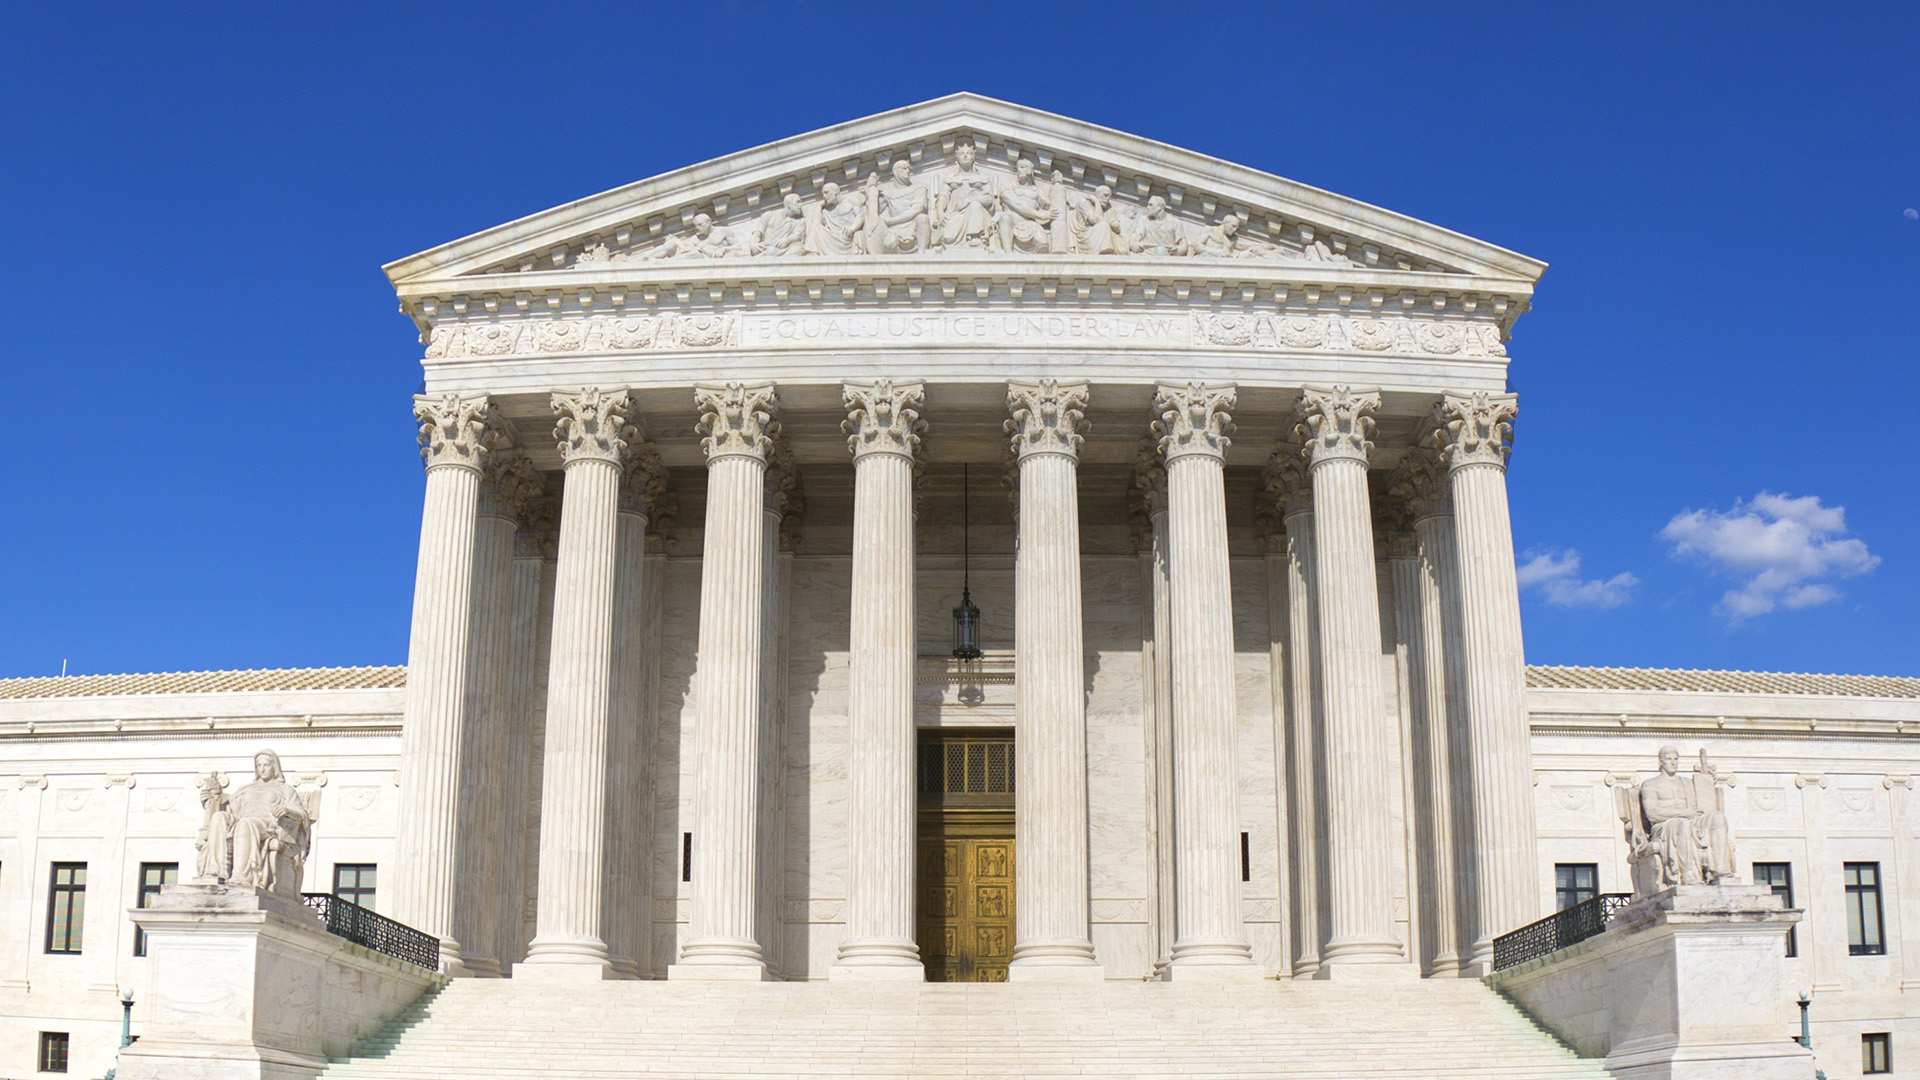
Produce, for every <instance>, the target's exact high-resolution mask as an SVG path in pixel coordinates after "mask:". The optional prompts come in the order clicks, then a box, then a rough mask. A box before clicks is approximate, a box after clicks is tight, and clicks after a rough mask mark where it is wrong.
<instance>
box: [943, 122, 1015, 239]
mask: <svg viewBox="0 0 1920 1080" xmlns="http://www.w3.org/2000/svg"><path fill="white" fill-rule="evenodd" d="M953 156H954V160H955V162H956V164H955V165H954V166H953V167H952V168H950V169H947V170H946V171H945V172H942V173H940V174H939V175H938V176H937V177H935V178H934V205H933V209H934V215H935V219H936V221H935V225H934V238H933V239H934V243H936V244H938V245H940V246H941V247H943V248H959V247H971V248H986V247H989V246H991V245H992V243H993V235H994V232H993V227H994V217H995V208H996V207H997V206H998V204H999V202H1000V187H999V184H997V183H995V181H994V177H993V174H992V173H989V172H987V171H986V170H985V169H982V168H980V167H979V165H978V164H976V162H975V160H974V159H975V152H974V148H973V144H972V143H970V142H963V143H961V144H960V145H959V146H957V147H955V148H954V151H953Z"/></svg>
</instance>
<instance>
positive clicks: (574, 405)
mask: <svg viewBox="0 0 1920 1080" xmlns="http://www.w3.org/2000/svg"><path fill="white" fill-rule="evenodd" d="M553 411H554V412H555V413H556V414H558V415H559V417H560V422H559V423H558V424H555V425H554V428H553V437H554V438H556V439H558V440H560V457H561V459H562V460H564V461H565V462H566V463H567V464H569V465H571V464H573V463H574V462H575V461H605V462H609V463H611V464H613V465H619V464H620V458H621V456H622V455H623V454H625V453H626V450H627V440H626V436H625V434H624V431H625V429H626V427H627V392H626V391H625V390H616V391H614V392H613V393H610V394H609V393H603V392H601V390H600V388H599V387H595V386H589V387H586V388H585V389H583V390H581V391H580V392H579V393H577V394H555V395H553Z"/></svg>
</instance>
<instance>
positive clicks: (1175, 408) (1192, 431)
mask: <svg viewBox="0 0 1920 1080" xmlns="http://www.w3.org/2000/svg"><path fill="white" fill-rule="evenodd" d="M1233 404H1234V388H1233V387H1232V386H1231V385H1213V384H1209V383H1201V382H1188V383H1161V384H1160V385H1159V386H1158V387H1157V388H1156V389H1155V390H1154V395H1153V416H1154V419H1153V424H1152V429H1153V433H1154V434H1155V435H1157V436H1159V439H1160V453H1161V455H1162V456H1164V457H1165V458H1166V459H1167V460H1168V461H1172V460H1173V459H1175V458H1178V457H1183V456H1185V455H1188V454H1205V455H1208V456H1210V457H1217V458H1225V457H1226V454H1227V447H1228V446H1229V445H1231V443H1232V441H1233V440H1232V439H1231V438H1230V436H1232V434H1233V415H1232V411H1233Z"/></svg>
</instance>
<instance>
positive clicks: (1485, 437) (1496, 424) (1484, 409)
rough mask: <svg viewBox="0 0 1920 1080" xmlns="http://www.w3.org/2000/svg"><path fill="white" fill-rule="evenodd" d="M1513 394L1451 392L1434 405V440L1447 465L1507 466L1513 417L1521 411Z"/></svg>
mask: <svg viewBox="0 0 1920 1080" xmlns="http://www.w3.org/2000/svg"><path fill="white" fill-rule="evenodd" d="M1519 400H1520V399H1519V398H1518V397H1517V396H1516V395H1513V394H1489V393H1485V392H1480V393H1474V394H1448V395H1446V396H1445V397H1444V398H1442V399H1441V401H1440V404H1438V405H1436V406H1434V409H1433V428H1434V430H1433V436H1432V438H1433V440H1434V443H1435V445H1436V446H1437V447H1439V449H1440V451H1441V452H1442V453H1443V454H1445V455H1446V459H1447V467H1448V468H1450V469H1461V468H1465V467H1467V466H1469V465H1492V466H1494V467H1496V468H1503V469H1504V468H1505V467H1506V465H1507V455H1508V454H1510V453H1512V450H1513V418H1514V416H1515V415H1516V414H1517V413H1518V412H1519V407H1520V406H1519Z"/></svg>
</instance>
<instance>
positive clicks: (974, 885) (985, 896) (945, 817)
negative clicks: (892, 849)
mask: <svg viewBox="0 0 1920 1080" xmlns="http://www.w3.org/2000/svg"><path fill="white" fill-rule="evenodd" d="M961 818H968V819H971V820H958V819H961ZM1012 833H1013V820H1012V815H1011V814H992V815H972V814H968V815H961V814H952V813H947V814H940V813H930V814H928V815H927V816H926V817H925V818H924V819H923V821H922V826H921V835H920V859H919V862H920V866H919V870H920V889H919V892H920V895H919V923H920V925H919V934H918V937H919V942H920V955H921V959H922V960H923V961H924V962H925V963H926V967H927V981H928V982H1005V981H1006V979H1007V964H1008V962H1009V961H1011V960H1012V959H1013V912H1014V907H1013V836H1012ZM956 834H960V835H956Z"/></svg>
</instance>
